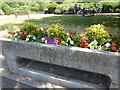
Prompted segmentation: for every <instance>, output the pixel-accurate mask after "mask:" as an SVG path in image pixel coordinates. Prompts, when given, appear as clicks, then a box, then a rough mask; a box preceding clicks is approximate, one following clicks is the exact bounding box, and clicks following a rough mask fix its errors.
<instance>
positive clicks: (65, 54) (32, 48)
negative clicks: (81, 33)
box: [0, 40, 120, 87]
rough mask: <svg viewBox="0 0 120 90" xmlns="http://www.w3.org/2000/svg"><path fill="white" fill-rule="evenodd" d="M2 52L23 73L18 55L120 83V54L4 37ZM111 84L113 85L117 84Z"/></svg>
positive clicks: (14, 70)
mask: <svg viewBox="0 0 120 90" xmlns="http://www.w3.org/2000/svg"><path fill="white" fill-rule="evenodd" d="M1 42H2V54H3V55H4V56H5V58H6V60H7V63H8V67H9V69H10V71H12V72H17V73H19V68H18V66H17V63H16V58H17V57H22V58H28V59H32V60H37V61H42V62H47V63H51V64H56V65H61V66H65V67H70V68H75V69H79V70H85V71H89V72H94V73H99V74H103V75H107V76H109V77H110V78H111V80H112V83H114V84H116V85H117V86H118V68H119V67H118V58H119V57H120V54H119V53H114V52H109V51H99V50H90V49H86V48H79V47H66V46H62V45H61V46H53V45H48V44H41V43H38V42H25V41H9V40H1V41H0V43H1ZM112 83H111V87H114V86H113V84H112Z"/></svg>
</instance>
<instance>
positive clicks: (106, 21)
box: [25, 15, 119, 34]
mask: <svg viewBox="0 0 120 90" xmlns="http://www.w3.org/2000/svg"><path fill="white" fill-rule="evenodd" d="M118 19H119V16H113V15H112V16H92V17H89V16H88V17H80V16H62V17H61V16H54V17H44V18H41V19H30V20H26V21H25V22H33V23H36V24H38V25H41V24H46V25H47V24H53V23H60V24H62V25H63V26H64V28H65V30H66V31H67V32H70V31H73V32H81V31H82V32H85V31H86V28H88V27H89V26H91V25H93V24H103V25H105V26H106V27H108V29H109V32H110V33H112V34H117V32H118Z"/></svg>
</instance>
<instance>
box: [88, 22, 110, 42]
mask: <svg viewBox="0 0 120 90" xmlns="http://www.w3.org/2000/svg"><path fill="white" fill-rule="evenodd" d="M87 35H88V38H89V40H90V41H93V40H97V41H98V42H99V44H103V43H104V42H105V40H106V39H108V38H109V33H108V32H107V28H106V27H105V26H104V25H100V24H98V25H91V26H90V27H89V28H87Z"/></svg>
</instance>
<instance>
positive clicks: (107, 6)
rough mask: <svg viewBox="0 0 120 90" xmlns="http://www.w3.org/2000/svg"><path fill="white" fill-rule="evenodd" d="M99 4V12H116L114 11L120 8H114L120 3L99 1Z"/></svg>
mask: <svg viewBox="0 0 120 90" xmlns="http://www.w3.org/2000/svg"><path fill="white" fill-rule="evenodd" d="M98 4H99V6H100V7H99V10H100V12H104V13H106V12H116V9H120V8H116V7H119V5H120V2H118V1H113V2H104V1H101V2H98ZM117 11H120V10H117Z"/></svg>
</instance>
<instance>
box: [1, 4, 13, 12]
mask: <svg viewBox="0 0 120 90" xmlns="http://www.w3.org/2000/svg"><path fill="white" fill-rule="evenodd" d="M10 9H11V8H10V6H9V5H8V4H6V3H3V4H2V10H3V12H5V13H6V12H7V11H9V10H10Z"/></svg>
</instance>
